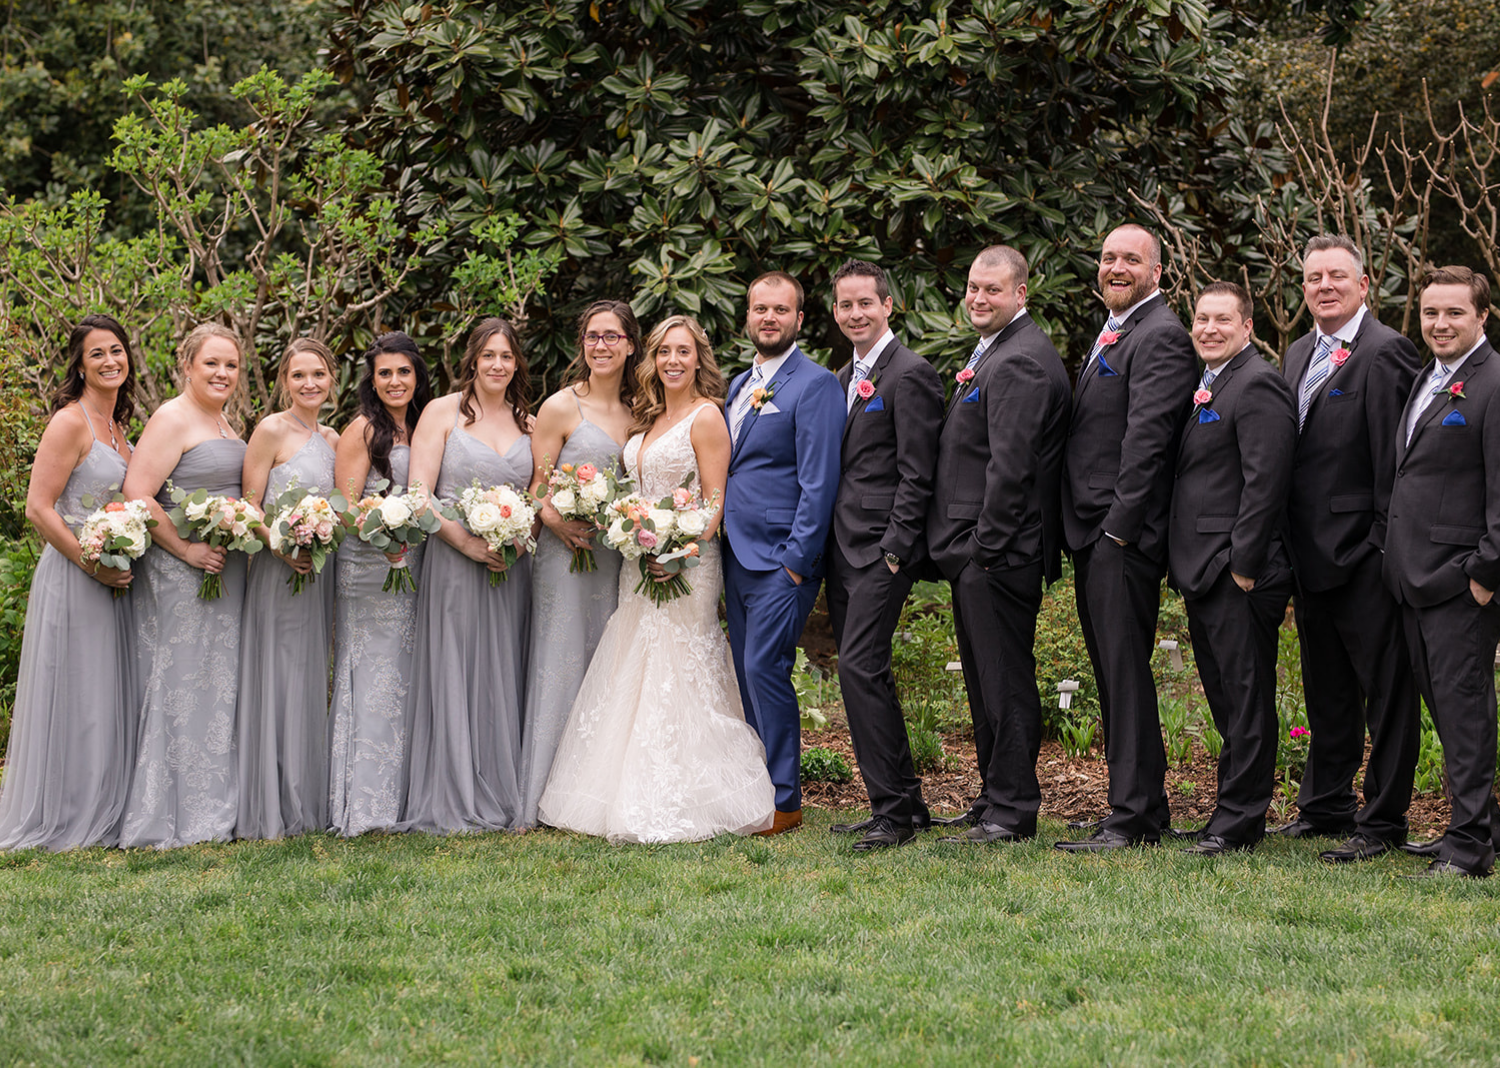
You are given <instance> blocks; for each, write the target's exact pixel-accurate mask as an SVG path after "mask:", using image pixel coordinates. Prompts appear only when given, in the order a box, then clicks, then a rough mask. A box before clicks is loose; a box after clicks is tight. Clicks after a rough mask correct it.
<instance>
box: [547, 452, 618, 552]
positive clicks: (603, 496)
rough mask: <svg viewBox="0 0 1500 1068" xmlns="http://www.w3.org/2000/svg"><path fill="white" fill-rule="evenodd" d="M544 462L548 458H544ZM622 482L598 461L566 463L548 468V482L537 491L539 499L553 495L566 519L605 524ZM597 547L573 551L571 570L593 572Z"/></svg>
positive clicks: (553, 504)
mask: <svg viewBox="0 0 1500 1068" xmlns="http://www.w3.org/2000/svg"><path fill="white" fill-rule="evenodd" d="M543 462H544V463H546V462H547V461H546V460H545V459H544V460H543ZM619 487H620V483H619V482H618V481H617V480H616V479H615V478H614V477H613V476H612V475H611V474H610V473H609V472H607V471H601V470H599V468H598V467H596V466H595V465H594V464H579V465H578V466H577V467H574V466H573V465H572V464H563V465H562V466H561V467H550V466H549V467H548V468H547V481H546V483H545V484H544V485H543V486H542V489H541V492H539V493H538V494H537V498H538V499H542V498H551V501H552V507H553V508H556V509H557V514H558V515H560V516H562V517H563V518H564V519H568V520H573V519H581V520H583V521H584V522H585V523H592V524H593V525H594V526H596V527H602V526H603V525H604V524H603V522H602V520H604V518H605V513H606V510H607V509H608V508H609V505H610V504H611V503H613V502H614V500H615V499H616V498H618V497H619V496H620V489H619ZM597 566H598V565H596V564H595V562H594V550H593V549H591V548H588V547H585V548H582V549H574V550H573V562H572V563H570V564H569V565H568V571H569V572H570V573H571V572H574V571H593V570H595V569H596V568H597Z"/></svg>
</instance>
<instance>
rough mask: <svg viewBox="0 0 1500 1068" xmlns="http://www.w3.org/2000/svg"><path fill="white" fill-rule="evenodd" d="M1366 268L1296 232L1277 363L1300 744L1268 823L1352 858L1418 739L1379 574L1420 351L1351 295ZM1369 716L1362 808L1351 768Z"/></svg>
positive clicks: (1349, 245)
mask: <svg viewBox="0 0 1500 1068" xmlns="http://www.w3.org/2000/svg"><path fill="white" fill-rule="evenodd" d="M1369 288H1370V281H1369V279H1368V278H1366V277H1365V273H1364V257H1363V256H1362V255H1361V253H1360V251H1359V248H1358V246H1356V245H1355V244H1354V242H1353V241H1350V240H1349V238H1347V237H1344V236H1342V235H1340V236H1337V237H1334V236H1328V235H1322V236H1319V237H1315V238H1313V239H1312V240H1311V241H1309V242H1308V243H1307V251H1306V253H1305V255H1304V256H1303V258H1302V294H1303V296H1304V298H1305V299H1306V301H1307V306H1308V308H1309V309H1311V311H1312V314H1313V322H1314V324H1315V325H1314V329H1313V330H1311V331H1309V332H1308V333H1307V334H1305V335H1304V336H1303V337H1301V338H1299V339H1297V340H1296V341H1294V342H1292V344H1291V346H1290V347H1289V348H1288V349H1287V353H1286V359H1285V360H1284V361H1283V364H1282V373H1283V374H1285V375H1286V379H1287V382H1288V384H1290V385H1291V387H1292V393H1293V394H1294V395H1295V396H1296V398H1297V422H1298V427H1299V435H1298V438H1297V455H1296V460H1295V462H1294V464H1293V467H1292V492H1291V498H1290V501H1289V503H1288V506H1287V522H1288V529H1289V538H1288V543H1287V548H1288V549H1289V550H1290V551H1291V555H1292V570H1293V572H1294V574H1295V576H1296V581H1297V591H1296V596H1295V602H1294V603H1295V607H1296V615H1297V637H1298V639H1299V641H1300V642H1301V645H1302V685H1303V691H1304V693H1305V695H1306V699H1307V721H1308V727H1309V728H1310V729H1311V730H1312V745H1311V750H1310V752H1309V754H1308V760H1307V769H1306V771H1305V772H1304V774H1303V776H1302V786H1301V789H1300V790H1299V791H1298V795H1297V807H1298V818H1297V819H1296V820H1295V821H1293V822H1292V823H1289V824H1287V825H1285V826H1283V827H1280V828H1278V829H1277V830H1276V831H1275V833H1276V834H1281V835H1285V836H1287V837H1289V838H1307V837H1315V836H1325V837H1334V838H1340V837H1347V839H1348V840H1347V841H1346V842H1345V843H1344V844H1343V845H1342V846H1339V847H1338V848H1336V849H1330V850H1327V851H1325V852H1324V853H1322V854H1321V856H1322V857H1323V859H1324V860H1328V861H1333V862H1344V861H1354V860H1364V859H1366V858H1368V857H1373V856H1377V855H1379V854H1380V853H1383V852H1385V851H1386V850H1387V849H1389V848H1391V847H1392V846H1393V845H1397V844H1399V843H1401V842H1403V841H1404V840H1405V838H1406V827H1407V824H1406V809H1407V806H1408V805H1410V804H1411V790H1412V779H1413V777H1414V775H1415V772H1416V766H1417V752H1418V748H1419V743H1420V737H1419V727H1420V720H1419V718H1418V706H1417V690H1416V685H1415V683H1414V681H1413V679H1412V673H1411V663H1410V661H1409V659H1408V658H1407V656H1406V649H1405V645H1404V642H1403V639H1402V633H1401V612H1400V609H1399V607H1398V606H1397V603H1396V601H1395V599H1394V598H1393V597H1392V596H1391V595H1390V593H1389V592H1388V591H1387V590H1386V589H1385V588H1384V586H1383V585H1382V584H1381V581H1380V575H1381V554H1382V552H1383V551H1384V548H1385V535H1386V515H1387V509H1388V506H1389V503H1390V498H1391V485H1392V483H1393V482H1394V481H1395V474H1396V472H1395V462H1396V446H1397V444H1398V443H1399V437H1398V434H1399V429H1400V425H1401V409H1402V406H1403V405H1404V404H1405V403H1406V397H1407V394H1408V393H1410V391H1411V386H1412V380H1413V378H1414V377H1415V376H1416V373H1417V367H1418V366H1419V365H1420V363H1421V361H1420V360H1419V359H1418V357H1417V350H1416V347H1415V346H1414V345H1412V343H1411V342H1410V341H1408V340H1407V339H1406V338H1404V337H1402V336H1401V335H1400V334H1398V333H1397V332H1396V331H1394V330H1392V329H1390V328H1389V327H1387V326H1384V325H1383V324H1381V323H1380V322H1378V321H1377V320H1376V318H1375V316H1373V315H1371V314H1370V313H1369V311H1368V309H1366V307H1365V295H1366V294H1367V293H1368V292H1369ZM1366 724H1368V725H1369V728H1370V760H1369V764H1368V765H1367V766H1366V768H1365V778H1364V795H1365V804H1364V807H1363V808H1360V809H1358V811H1356V807H1357V802H1356V799H1355V796H1354V776H1355V775H1356V774H1357V773H1358V771H1359V765H1360V762H1361V761H1362V760H1363V758H1364V751H1365V726H1366Z"/></svg>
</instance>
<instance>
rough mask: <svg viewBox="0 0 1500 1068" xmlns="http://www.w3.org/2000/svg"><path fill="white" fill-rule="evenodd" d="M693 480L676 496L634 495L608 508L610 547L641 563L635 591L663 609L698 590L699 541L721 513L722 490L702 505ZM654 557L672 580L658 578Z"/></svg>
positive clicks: (607, 540) (606, 539) (682, 486)
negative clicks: (693, 577) (693, 581)
mask: <svg viewBox="0 0 1500 1068" xmlns="http://www.w3.org/2000/svg"><path fill="white" fill-rule="evenodd" d="M691 482H692V476H689V478H688V480H687V481H686V482H684V483H683V484H682V485H681V486H679V487H678V488H677V489H675V490H673V491H672V495H671V496H670V497H663V498H662V499H661V500H659V501H652V500H649V499H647V498H645V497H642V496H641V495H640V494H639V493H632V494H629V495H627V496H622V497H620V498H619V499H617V500H615V501H614V502H613V503H612V504H611V505H610V506H609V509H608V519H609V523H608V525H607V526H606V527H605V531H604V543H605V544H606V545H608V546H609V547H610V548H611V549H618V550H619V552H620V554H621V555H622V556H624V557H625V559H627V560H635V561H637V562H638V565H639V567H640V569H641V580H640V582H638V583H636V587H635V592H636V593H644V594H647V595H648V596H650V597H651V599H652V600H654V601H655V602H656V603H657V604H658V605H663V604H666V603H667V602H668V601H674V600H676V599H677V598H678V597H681V596H682V595H683V594H685V593H690V592H691V591H692V586H690V585H689V584H688V580H687V572H688V571H689V570H690V569H692V568H695V567H697V566H698V552H699V549H698V539H699V538H701V537H702V536H703V532H704V531H706V530H707V529H708V525H709V524H710V523H712V522H713V518H714V514H715V513H716V512H717V511H718V510H719V494H718V492H717V491H715V493H714V495H713V497H712V498H710V499H709V500H708V501H702V500H700V499H699V497H698V495H697V494H696V493H694V492H693V491H692V490H691V489H690V488H689V484H690V483H691ZM653 559H654V560H655V561H656V562H657V563H658V564H660V565H661V566H662V570H664V571H666V573H667V574H668V575H669V576H670V577H669V578H668V579H667V581H666V582H657V581H656V579H655V578H654V577H653V576H652V574H651V570H650V565H651V560H653Z"/></svg>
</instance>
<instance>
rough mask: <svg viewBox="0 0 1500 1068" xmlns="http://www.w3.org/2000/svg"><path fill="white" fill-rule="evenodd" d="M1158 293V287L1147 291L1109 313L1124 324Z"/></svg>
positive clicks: (1159, 291)
mask: <svg viewBox="0 0 1500 1068" xmlns="http://www.w3.org/2000/svg"><path fill="white" fill-rule="evenodd" d="M1160 294H1161V290H1160V289H1153V290H1152V291H1151V292H1150V293H1148V294H1147V295H1146V296H1144V297H1142V298H1141V299H1140V300H1138V301H1136V302H1135V303H1134V304H1132V305H1131V306H1130V307H1128V308H1126V309H1125V310H1124V311H1122V312H1110V313H1109V314H1111V315H1113V316H1114V317H1115V321H1116V322H1118V323H1119V324H1120V325H1121V326H1124V325H1125V323H1126V322H1127V321H1128V320H1129V319H1130V317H1131V316H1132V315H1134V314H1135V313H1136V312H1137V311H1139V310H1140V308H1141V307H1142V305H1144V304H1146V303H1148V302H1150V301H1152V300H1155V299H1156V298H1157V297H1158V296H1159V295H1160ZM1021 310H1022V311H1025V310H1026V309H1025V308H1022V309H1021Z"/></svg>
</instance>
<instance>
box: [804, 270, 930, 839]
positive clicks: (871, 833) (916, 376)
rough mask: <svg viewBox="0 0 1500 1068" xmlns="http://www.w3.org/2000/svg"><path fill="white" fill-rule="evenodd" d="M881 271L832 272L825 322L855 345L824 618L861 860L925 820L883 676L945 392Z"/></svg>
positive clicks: (844, 374) (891, 684) (916, 555)
mask: <svg viewBox="0 0 1500 1068" xmlns="http://www.w3.org/2000/svg"><path fill="white" fill-rule="evenodd" d="M891 304H892V302H891V294H890V288H889V286H888V285H887V283H886V278H885V272H884V271H882V270H881V269H880V268H879V267H877V266H875V264H873V263H866V262H865V261H863V260H850V261H849V262H848V263H846V264H844V265H843V266H842V267H840V268H839V270H838V272H837V273H836V274H835V275H834V276H833V318H834V321H835V322H837V323H838V326H839V329H840V330H841V331H843V334H844V336H845V337H847V338H848V339H849V340H850V341H851V342H852V343H853V344H854V358H853V359H852V360H850V361H849V363H848V364H846V365H845V366H844V368H843V369H842V370H841V371H839V374H838V381H839V385H840V386H841V387H842V388H843V390H844V404H845V405H846V407H847V408H848V416H847V418H846V419H845V421H844V430H843V453H842V456H843V474H842V477H840V479H839V487H838V498H837V500H836V502H835V503H834V506H833V532H832V535H831V536H830V537H829V539H828V557H827V558H828V616H829V621H830V622H831V623H832V625H833V640H834V641H835V642H836V643H837V644H838V649H839V687H840V689H841V690H842V691H843V695H844V709H845V711H846V712H847V714H848V717H849V737H850V739H851V740H852V741H853V742H854V756H855V759H857V760H858V761H859V771H860V775H861V776H862V777H863V778H864V781H865V789H866V790H867V791H868V792H869V795H870V819H869V820H867V821H865V822H864V823H857V824H835V825H834V827H833V830H834V832H835V833H857V832H863V834H864V837H862V838H860V840H859V841H857V842H855V843H854V848H855V849H856V850H859V851H861V852H864V851H868V850H874V849H883V848H887V847H890V846H899V845H905V844H906V843H907V842H910V841H912V840H913V839H914V838H915V834H916V832H915V829H914V828H921V827H926V826H928V825H929V824H930V822H931V820H930V817H929V815H928V812H927V804H926V803H925V802H924V801H923V800H922V783H921V780H920V779H918V778H917V774H916V770H915V768H914V767H913V766H912V759H911V747H910V744H909V743H908V741H907V737H906V720H905V717H903V716H902V714H901V702H900V701H899V700H898V699H897V697H896V678H895V676H894V675H893V674H892V673H891V639H892V638H893V637H894V635H895V633H896V624H897V623H898V622H899V621H900V618H901V606H902V605H903V604H905V603H906V595H907V594H908V593H910V592H911V586H912V571H911V569H912V568H914V567H915V566H916V565H917V564H918V563H919V562H920V561H921V559H922V558H923V557H924V556H926V552H927V547H926V538H925V536H924V533H923V527H924V525H925V523H926V519H927V504H928V501H929V500H930V499H931V497H932V469H933V465H934V464H935V463H936V461H937V432H938V424H939V423H940V422H942V418H943V387H942V384H941V382H940V381H939V380H938V375H937V372H936V371H934V370H933V369H932V365H931V364H929V363H928V362H927V361H926V360H924V359H923V358H922V357H920V356H918V355H917V354H916V353H915V352H912V351H911V349H909V348H907V347H906V346H905V345H903V344H901V342H899V341H897V340H896V335H895V334H894V333H892V331H891V328H890V326H889V325H888V324H889V320H890V316H891Z"/></svg>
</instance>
